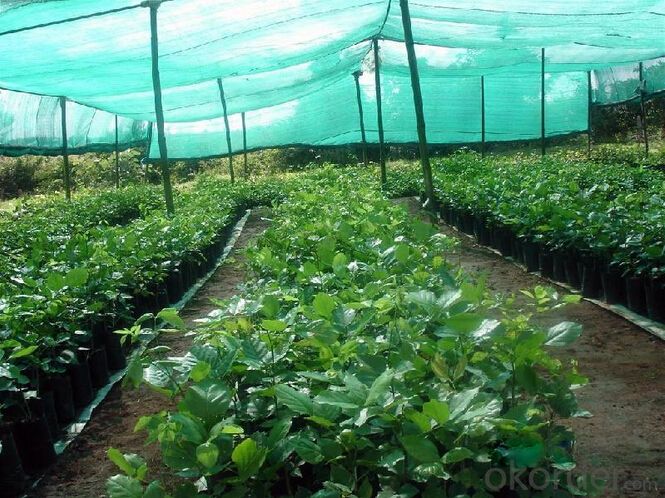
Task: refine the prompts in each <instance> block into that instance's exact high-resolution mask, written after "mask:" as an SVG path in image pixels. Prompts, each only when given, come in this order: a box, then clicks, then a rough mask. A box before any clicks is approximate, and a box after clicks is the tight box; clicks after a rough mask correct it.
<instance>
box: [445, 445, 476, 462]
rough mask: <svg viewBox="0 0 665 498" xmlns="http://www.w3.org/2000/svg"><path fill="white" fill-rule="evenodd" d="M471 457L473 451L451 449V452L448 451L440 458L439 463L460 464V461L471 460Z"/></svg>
mask: <svg viewBox="0 0 665 498" xmlns="http://www.w3.org/2000/svg"><path fill="white" fill-rule="evenodd" d="M472 457H473V451H471V450H470V449H468V448H453V449H452V450H450V451H448V452H447V453H446V454H445V455H443V457H442V458H441V461H442V462H443V463H449V464H450V463H457V462H461V461H462V460H466V459H467V458H472Z"/></svg>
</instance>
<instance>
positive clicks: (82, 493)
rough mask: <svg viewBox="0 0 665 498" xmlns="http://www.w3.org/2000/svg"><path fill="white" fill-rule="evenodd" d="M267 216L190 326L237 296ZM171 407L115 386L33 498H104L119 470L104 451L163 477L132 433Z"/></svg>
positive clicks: (190, 308) (205, 291)
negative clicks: (248, 253)
mask: <svg viewBox="0 0 665 498" xmlns="http://www.w3.org/2000/svg"><path fill="white" fill-rule="evenodd" d="M266 214H267V212H266V211H265V210H254V211H253V212H252V214H251V215H250V216H249V218H248V220H247V223H246V224H245V227H244V229H243V231H242V233H241V234H240V237H239V238H238V241H237V242H236V245H235V247H234V249H233V250H232V252H231V254H230V255H229V258H228V259H227V260H226V261H225V262H224V264H223V265H222V266H221V267H220V268H219V269H218V271H217V272H216V273H215V274H214V275H213V276H212V277H211V278H210V280H209V281H208V282H207V283H206V284H205V285H204V286H203V287H202V288H201V289H200V290H199V291H198V292H197V294H196V295H195V296H194V298H193V299H192V300H191V301H190V302H189V303H188V304H187V306H186V307H185V308H184V309H183V310H182V312H181V313H180V315H181V316H182V317H183V319H185V321H186V322H187V324H188V325H189V326H191V325H193V320H195V319H197V318H200V317H203V316H205V315H207V314H208V312H210V311H212V310H213V309H214V308H215V306H214V305H213V304H212V303H211V302H210V299H211V298H217V299H224V298H228V297H231V296H232V295H233V294H235V293H236V291H237V287H238V285H239V284H241V283H242V282H243V281H244V280H245V276H246V274H245V268H244V264H243V256H242V249H243V248H245V247H247V246H248V245H249V244H250V243H251V242H252V241H253V240H254V239H255V238H256V237H257V236H258V235H260V234H261V233H262V232H263V231H264V230H265V229H266V228H267V226H268V222H267V221H265V220H263V219H262V216H265V215H266ZM158 343H159V344H163V345H167V346H169V347H171V348H172V350H173V351H174V354H179V353H183V352H184V351H186V350H187V348H188V346H189V345H190V343H191V340H190V339H189V338H186V337H183V336H182V335H180V334H178V335H170V336H163V337H160V338H159V339H158ZM168 408H169V402H168V401H167V400H166V399H165V398H164V396H162V395H160V394H157V393H154V392H153V391H151V390H149V389H147V388H145V387H141V388H140V389H137V390H127V389H122V388H121V387H120V386H119V385H116V386H115V387H114V388H113V389H112V390H111V392H110V393H109V395H108V397H107V398H106V399H105V400H104V402H103V403H102V404H101V405H100V406H99V407H98V408H97V410H96V411H95V413H94V414H93V417H92V419H91V421H90V422H89V423H88V425H87V426H86V428H85V429H84V431H83V432H82V433H81V434H80V435H79V437H78V438H77V439H76V440H75V441H74V442H73V443H72V444H71V445H70V446H69V447H68V448H67V450H66V451H65V453H64V454H63V455H62V456H61V457H60V459H59V460H58V462H57V463H56V465H55V466H54V467H53V468H52V469H51V470H50V472H49V473H48V474H47V475H46V477H45V478H44V479H43V480H42V481H41V483H40V484H39V486H38V487H37V489H36V490H34V491H32V492H30V493H29V494H28V496H30V497H35V498H36V497H40V498H97V497H102V496H105V491H104V488H105V483H106V479H107V478H109V477H110V476H112V475H114V474H117V473H118V469H117V467H115V465H113V464H112V463H111V462H110V461H109V460H108V458H107V457H106V451H107V450H108V448H110V447H112V446H113V447H115V448H118V449H119V450H121V451H122V452H123V453H138V454H140V455H142V456H144V457H146V458H147V459H148V466H149V468H150V469H151V470H153V472H150V474H149V475H150V477H151V478H159V477H160V475H159V471H158V472H157V473H155V472H154V471H155V470H158V469H159V468H160V466H159V465H158V464H159V462H160V456H159V454H158V451H157V449H156V448H155V447H154V445H153V446H151V447H146V446H145V445H144V443H145V432H140V433H134V426H135V425H136V422H137V421H138V419H139V417H141V416H143V415H148V414H152V413H156V412H158V411H160V410H165V409H168Z"/></svg>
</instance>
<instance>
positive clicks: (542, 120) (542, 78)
mask: <svg viewBox="0 0 665 498" xmlns="http://www.w3.org/2000/svg"><path fill="white" fill-rule="evenodd" d="M540 155H541V156H544V155H545V49H544V48H541V49H540Z"/></svg>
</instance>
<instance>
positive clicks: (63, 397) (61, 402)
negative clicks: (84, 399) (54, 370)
mask: <svg viewBox="0 0 665 498" xmlns="http://www.w3.org/2000/svg"><path fill="white" fill-rule="evenodd" d="M42 391H43V392H42V393H41V395H42V396H47V394H46V393H48V392H51V393H52V394H53V402H54V405H55V413H56V415H57V418H58V424H60V425H65V424H68V423H69V422H71V421H72V420H74V417H75V415H76V413H75V411H74V397H73V394H72V382H71V380H70V379H69V376H68V375H66V374H63V373H61V374H53V375H49V376H47V377H46V378H45V379H44V381H43V382H42Z"/></svg>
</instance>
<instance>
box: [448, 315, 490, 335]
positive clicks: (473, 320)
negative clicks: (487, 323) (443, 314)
mask: <svg viewBox="0 0 665 498" xmlns="http://www.w3.org/2000/svg"><path fill="white" fill-rule="evenodd" d="M445 323H446V326H447V327H449V328H451V329H452V330H454V331H455V332H458V333H460V334H468V333H471V332H473V331H474V330H476V329H477V328H478V327H480V325H481V324H482V323H483V317H482V316H480V315H478V314H477V313H460V314H458V315H454V316H451V317H450V318H448V319H447V320H446V322H445Z"/></svg>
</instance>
